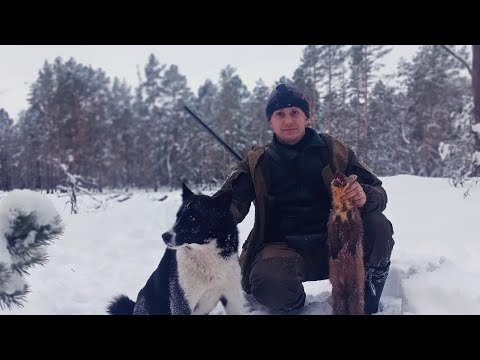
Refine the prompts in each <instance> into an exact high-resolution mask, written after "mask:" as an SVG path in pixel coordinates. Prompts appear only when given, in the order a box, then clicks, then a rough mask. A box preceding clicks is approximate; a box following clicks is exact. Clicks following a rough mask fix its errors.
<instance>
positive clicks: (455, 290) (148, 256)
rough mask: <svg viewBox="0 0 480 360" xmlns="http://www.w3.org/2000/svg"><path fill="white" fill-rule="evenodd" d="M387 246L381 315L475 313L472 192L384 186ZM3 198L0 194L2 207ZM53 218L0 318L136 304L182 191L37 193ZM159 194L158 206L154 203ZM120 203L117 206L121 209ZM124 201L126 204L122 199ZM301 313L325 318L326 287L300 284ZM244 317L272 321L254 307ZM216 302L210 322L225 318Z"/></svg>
mask: <svg viewBox="0 0 480 360" xmlns="http://www.w3.org/2000/svg"><path fill="white" fill-rule="evenodd" d="M382 180H383V181H384V186H385V189H386V190H387V193H388V197H389V203H388V207H387V210H386V211H385V214H386V215H387V217H388V218H389V219H390V220H391V221H392V223H393V226H394V230H395V234H394V239H395V242H396V244H395V247H394V250H393V254H392V266H391V272H390V275H389V277H388V280H387V284H386V286H385V291H384V293H383V297H382V304H383V311H382V312H381V313H379V314H386V315H388V314H480V286H479V284H480V261H479V260H480V241H479V240H480V236H479V232H478V230H477V228H478V224H479V218H478V211H479V210H480V184H479V185H477V186H474V187H472V188H471V189H470V190H469V195H468V196H467V197H465V198H464V196H463V194H464V193H465V191H466V190H467V188H465V187H464V188H454V187H451V186H449V184H448V180H446V179H433V178H421V177H415V176H394V177H388V178H382ZM5 196H6V193H1V192H0V203H1V201H2V198H4V197H5ZM45 196H46V197H47V198H48V199H50V200H51V201H52V203H53V204H54V206H55V208H56V209H57V211H58V212H59V213H60V215H61V217H62V219H63V221H64V224H65V231H64V234H63V235H62V236H61V237H60V238H59V239H57V240H56V241H55V242H54V243H53V244H51V245H50V246H49V247H48V249H47V251H48V255H49V257H50V260H49V262H48V263H47V264H46V265H45V266H44V267H42V266H37V267H35V268H33V269H31V270H30V276H28V277H26V281H27V283H28V284H29V285H30V290H31V292H30V293H29V294H28V295H27V297H26V300H27V301H26V302H25V303H24V307H23V308H13V309H12V310H8V309H5V310H3V311H0V314H5V315H6V314H105V307H106V305H107V303H108V302H109V301H110V300H111V298H112V297H113V296H114V295H117V294H119V293H125V294H127V295H129V296H130V297H131V298H133V299H135V298H136V296H137V293H138V291H139V290H140V288H141V287H142V286H143V285H144V283H145V281H146V280H147V278H148V277H149V276H150V274H151V273H152V271H153V270H155V268H156V266H157V265H158V263H159V261H160V259H161V257H162V254H163V252H164V250H165V245H164V243H163V241H162V239H161V236H160V234H162V232H164V231H165V230H166V229H168V228H170V227H171V225H172V224H173V222H174V218H175V213H176V211H177V209H178V206H179V204H180V202H181V193H180V191H174V192H168V191H160V192H158V193H153V192H148V193H147V192H145V191H135V192H133V193H131V197H130V198H129V199H126V200H125V198H126V197H127V196H126V194H125V193H113V192H111V193H107V194H102V195H95V198H96V199H97V200H95V199H92V198H91V197H89V196H79V199H78V208H79V213H78V214H70V205H69V204H66V202H67V201H68V198H66V197H58V195H57V194H54V195H51V194H49V195H45ZM165 196H166V199H164V200H162V198H164V197H165ZM119 200H120V201H119ZM122 200H124V201H122ZM253 212H254V211H253V204H252V207H251V211H250V213H249V214H248V216H247V217H246V218H245V220H244V221H243V222H242V223H241V224H239V230H240V238H241V241H242V242H243V241H244V240H245V238H246V237H247V235H248V233H249V231H250V229H251V227H252V225H253ZM304 285H305V289H306V291H307V300H306V306H305V307H304V308H303V309H301V310H299V311H297V312H294V314H305V315H310V314H312V315H313V314H315V315H316V314H319V315H322V314H330V313H331V307H330V305H329V303H328V297H329V295H330V290H331V286H330V283H329V281H328V280H324V281H314V282H306V283H305V284H304ZM250 310H251V314H259V315H261V314H273V313H272V312H268V311H266V309H265V308H263V307H262V306H260V305H258V304H255V302H254V301H253V303H252V306H251V308H250ZM224 313H225V312H224V310H223V308H222V306H221V305H220V304H219V305H218V306H217V307H216V308H215V310H214V311H213V312H212V314H224Z"/></svg>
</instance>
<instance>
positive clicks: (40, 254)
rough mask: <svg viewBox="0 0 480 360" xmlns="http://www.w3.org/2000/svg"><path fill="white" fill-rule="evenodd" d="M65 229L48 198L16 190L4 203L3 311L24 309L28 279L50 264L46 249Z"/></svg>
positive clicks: (0, 250) (0, 248) (0, 252)
mask: <svg viewBox="0 0 480 360" xmlns="http://www.w3.org/2000/svg"><path fill="white" fill-rule="evenodd" d="M63 230H64V226H63V223H62V220H61V218H60V216H59V215H58V213H57V211H56V209H55V208H54V207H53V204H51V203H50V201H49V200H48V199H47V198H45V196H44V195H41V194H39V193H35V192H33V191H30V190H14V191H11V192H9V193H8V195H7V196H6V197H5V198H3V199H2V200H1V201H0V308H1V309H4V308H9V309H10V308H12V307H13V306H22V305H23V302H24V301H25V300H26V296H27V294H28V292H29V287H28V285H27V284H26V281H25V276H28V275H29V273H28V270H29V269H30V268H31V267H34V266H35V265H44V264H45V263H46V262H47V261H48V256H47V251H46V248H47V246H48V245H50V244H51V243H52V242H53V241H54V240H56V239H57V238H58V237H59V236H60V235H62V233H63Z"/></svg>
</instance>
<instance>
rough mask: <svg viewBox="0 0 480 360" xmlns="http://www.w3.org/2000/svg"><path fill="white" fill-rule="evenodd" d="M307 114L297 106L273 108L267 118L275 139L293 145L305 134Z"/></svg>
mask: <svg viewBox="0 0 480 360" xmlns="http://www.w3.org/2000/svg"><path fill="white" fill-rule="evenodd" d="M307 120H308V119H307V116H306V115H305V113H304V112H303V110H302V109H300V108H298V107H288V108H283V109H278V110H275V111H274V112H273V114H272V116H271V118H270V120H269V124H270V127H271V128H272V129H273V132H274V133H275V135H276V136H277V139H278V140H279V141H280V142H282V143H285V144H288V145H295V144H296V143H298V142H299V141H300V140H301V139H302V138H303V135H305V127H306V126H307Z"/></svg>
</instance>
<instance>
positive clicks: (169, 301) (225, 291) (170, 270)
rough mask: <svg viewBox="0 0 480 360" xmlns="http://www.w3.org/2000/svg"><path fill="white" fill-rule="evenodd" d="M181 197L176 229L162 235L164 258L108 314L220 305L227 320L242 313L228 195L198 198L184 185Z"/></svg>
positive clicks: (206, 309) (186, 311) (204, 310)
mask: <svg viewBox="0 0 480 360" xmlns="http://www.w3.org/2000/svg"><path fill="white" fill-rule="evenodd" d="M182 198H183V202H182V205H181V207H180V209H179V210H178V212H177V215H176V223H175V225H174V226H173V228H172V229H171V230H170V231H167V232H165V233H164V234H162V238H163V241H164V242H165V244H166V245H167V249H166V250H165V254H164V255H163V258H162V260H161V261H160V264H159V265H158V267H157V269H156V270H155V271H154V272H153V273H152V275H151V276H150V278H149V279H148V281H147V283H146V284H145V286H144V287H143V288H142V289H141V290H140V292H139V293H138V297H137V301H136V302H133V301H132V300H130V299H129V298H128V297H127V296H126V295H119V296H117V297H115V298H114V299H113V300H112V301H111V302H110V304H109V305H108V307H107V312H108V313H109V314H112V315H132V314H133V315H161V314H163V315H169V314H172V315H190V314H203V315H206V314H209V313H210V311H212V310H213V309H214V308H215V307H216V305H217V304H218V302H219V301H220V302H221V303H222V304H223V306H224V308H225V312H226V313H227V315H233V314H243V313H244V310H243V301H244V298H243V293H242V290H241V285H240V265H239V263H238V246H239V243H238V228H237V225H236V223H235V221H234V219H233V217H232V215H231V212H230V203H231V200H232V194H231V192H225V193H222V194H220V195H218V196H216V197H211V196H207V195H197V194H194V193H193V192H192V191H191V190H190V189H188V187H187V186H186V185H185V184H183V193H182Z"/></svg>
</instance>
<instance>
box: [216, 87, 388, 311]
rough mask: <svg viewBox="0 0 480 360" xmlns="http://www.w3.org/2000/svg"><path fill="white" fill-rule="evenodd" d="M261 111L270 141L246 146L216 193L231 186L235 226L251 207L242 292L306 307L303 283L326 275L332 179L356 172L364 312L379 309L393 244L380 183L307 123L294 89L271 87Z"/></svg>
mask: <svg viewBox="0 0 480 360" xmlns="http://www.w3.org/2000/svg"><path fill="white" fill-rule="evenodd" d="M266 115H267V120H268V122H269V125H270V127H271V128H272V129H273V132H274V135H273V139H272V141H271V142H270V143H269V144H268V145H266V146H263V147H257V148H254V149H252V150H250V151H249V152H248V154H247V156H246V157H245V158H244V159H243V160H242V161H241V162H240V163H238V165H237V166H236V168H235V169H234V171H233V173H232V174H231V175H230V176H229V178H228V179H227V181H226V182H225V183H224V184H223V186H222V188H221V189H220V190H219V191H218V192H217V193H221V192H223V191H226V190H229V189H232V190H233V201H232V206H231V210H232V212H233V214H234V216H235V218H236V221H237V222H238V223H239V222H241V221H243V219H244V218H245V216H246V215H247V214H248V212H249V209H250V204H251V202H252V201H253V202H254V204H255V223H254V226H253V229H252V231H251V232H250V234H249V236H248V238H247V240H246V241H245V243H244V245H243V247H242V253H241V255H240V265H241V268H242V287H243V289H244V291H245V292H246V293H249V294H252V295H253V296H254V297H255V299H257V300H258V301H259V302H260V303H261V304H263V305H265V306H267V307H269V308H271V309H275V310H283V311H291V310H294V309H299V308H301V307H303V306H304V304H305V291H304V288H303V284H302V282H304V281H313V280H323V279H328V259H329V253H328V245H327V235H326V234H327V221H328V216H329V214H330V209H331V194H330V183H331V181H332V180H333V174H334V173H335V171H336V170H341V171H343V172H344V173H345V174H346V175H347V176H348V175H351V174H356V175H357V182H355V183H354V184H353V185H352V186H350V187H349V192H348V195H347V197H348V198H351V199H352V200H353V202H354V204H355V205H356V206H357V207H358V208H359V209H360V212H361V215H362V220H363V226H364V232H365V235H364V264H365V272H366V284H365V312H366V313H367V314H373V313H376V312H378V307H379V301H380V296H381V294H382V291H383V287H384V284H385V280H386V278H387V276H388V271H389V266H390V256H391V252H392V249H393V246H394V240H393V238H392V235H393V227H392V224H391V223H390V221H389V220H388V219H387V218H386V217H385V216H384V214H383V211H384V210H385V207H386V204H387V194H386V192H385V190H384V189H383V188H382V182H381V181H380V180H379V179H378V178H377V177H376V176H375V175H374V174H373V173H372V172H371V171H370V170H369V169H368V168H367V167H366V166H365V165H364V164H363V163H361V162H360V161H359V160H358V159H357V157H356V156H355V154H354V152H353V151H352V150H351V149H350V148H348V147H347V146H346V145H345V144H343V143H342V142H341V141H339V140H337V139H335V138H333V137H331V136H329V135H327V134H318V133H317V132H316V131H314V130H313V129H312V128H309V127H307V122H308V118H309V116H310V110H309V105H308V102H307V101H306V99H305V96H304V95H303V94H302V92H301V91H299V90H298V89H296V88H295V87H293V86H291V85H286V84H281V85H279V86H277V87H276V89H275V90H274V91H273V92H272V93H271V95H270V97H269V99H268V104H267V107H266Z"/></svg>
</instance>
